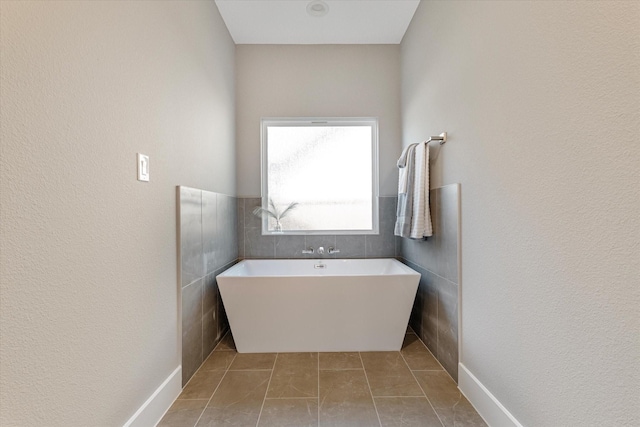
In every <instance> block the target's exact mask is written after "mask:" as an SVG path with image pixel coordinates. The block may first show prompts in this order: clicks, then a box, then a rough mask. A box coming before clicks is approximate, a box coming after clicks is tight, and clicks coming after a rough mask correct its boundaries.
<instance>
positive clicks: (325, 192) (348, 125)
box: [262, 118, 378, 234]
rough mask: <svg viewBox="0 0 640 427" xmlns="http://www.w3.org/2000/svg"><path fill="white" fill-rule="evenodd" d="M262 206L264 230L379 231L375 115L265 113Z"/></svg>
mask: <svg viewBox="0 0 640 427" xmlns="http://www.w3.org/2000/svg"><path fill="white" fill-rule="evenodd" d="M292 204H293V208H292V209H290V210H288V211H287V212H285V213H284V214H282V213H283V212H284V211H285V210H286V209H287V207H289V206H292ZM262 208H263V211H262V212H263V215H262V232H263V234H270V233H285V234H377V233H378V122H377V120H376V119H362V118H340V119H263V120H262ZM267 211H268V212H267Z"/></svg>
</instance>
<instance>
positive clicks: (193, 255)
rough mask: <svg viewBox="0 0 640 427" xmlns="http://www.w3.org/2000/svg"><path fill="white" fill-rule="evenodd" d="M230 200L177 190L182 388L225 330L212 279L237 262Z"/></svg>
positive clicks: (234, 216)
mask: <svg viewBox="0 0 640 427" xmlns="http://www.w3.org/2000/svg"><path fill="white" fill-rule="evenodd" d="M236 209H237V201H236V198H235V197H231V196H227V195H225V194H219V193H213V192H210V191H204V190H198V189H195V188H189V187H182V186H180V187H178V218H179V228H178V236H179V241H180V246H179V254H178V255H179V260H180V289H181V297H182V298H181V300H182V303H181V306H182V384H183V385H184V384H186V383H187V381H188V380H189V378H191V376H192V375H193V374H194V373H195V371H196V370H197V369H198V368H199V367H200V365H201V364H202V362H203V361H204V360H205V359H206V358H207V356H209V354H210V353H211V351H212V350H213V348H214V347H215V345H216V344H217V343H218V341H220V339H221V338H222V336H223V335H224V333H225V332H226V331H227V329H228V327H229V326H228V322H227V318H226V315H225V312H224V307H223V306H222V299H221V298H220V294H219V292H218V284H217V283H216V276H217V275H218V274H220V273H222V272H223V271H224V270H226V269H227V268H229V267H231V266H232V265H233V264H234V263H235V262H237V258H238V240H237V230H236V229H237V216H238V214H237V211H236Z"/></svg>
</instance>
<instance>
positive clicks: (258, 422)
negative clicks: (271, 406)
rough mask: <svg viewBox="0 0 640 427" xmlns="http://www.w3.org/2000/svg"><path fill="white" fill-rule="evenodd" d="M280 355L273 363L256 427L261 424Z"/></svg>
mask: <svg viewBox="0 0 640 427" xmlns="http://www.w3.org/2000/svg"><path fill="white" fill-rule="evenodd" d="M278 354H279V353H276V358H275V360H274V361H273V368H272V369H271V375H269V382H268V383H267V389H266V390H265V392H264V399H262V406H260V413H259V414H258V421H256V427H258V424H260V417H261V416H262V410H263V409H264V403H265V402H266V401H267V394H268V393H269V386H271V378H273V372H274V371H275V370H276V363H277V362H278Z"/></svg>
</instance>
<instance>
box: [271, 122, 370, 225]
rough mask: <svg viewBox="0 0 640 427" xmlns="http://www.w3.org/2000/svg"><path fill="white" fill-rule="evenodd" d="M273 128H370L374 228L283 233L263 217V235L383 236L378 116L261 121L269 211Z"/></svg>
mask: <svg viewBox="0 0 640 427" xmlns="http://www.w3.org/2000/svg"><path fill="white" fill-rule="evenodd" d="M270 126H300V127H304V126H371V130H372V132H371V134H372V135H371V145H372V147H371V148H372V150H371V154H372V159H371V161H372V165H371V171H372V172H371V173H372V175H373V176H372V180H371V196H372V198H371V200H372V207H371V209H372V221H373V227H372V229H370V230H283V231H281V232H278V231H272V230H269V229H268V227H269V222H268V218H266V216H264V215H263V217H262V234H263V235H355V234H358V235H359V234H369V235H375V234H380V220H379V203H378V199H379V169H378V119H377V118H376V117H288V118H273V117H269V118H262V119H261V120H260V148H261V162H260V163H261V173H260V176H261V181H262V182H261V195H262V197H261V198H262V207H263V208H268V204H269V192H268V188H267V187H268V179H267V178H268V177H267V173H268V158H267V144H268V141H267V128H268V127H270Z"/></svg>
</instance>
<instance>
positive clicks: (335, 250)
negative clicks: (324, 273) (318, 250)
mask: <svg viewBox="0 0 640 427" xmlns="http://www.w3.org/2000/svg"><path fill="white" fill-rule="evenodd" d="M327 253H328V254H329V255H331V254H339V253H340V249H334V248H333V246H329V249H327Z"/></svg>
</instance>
